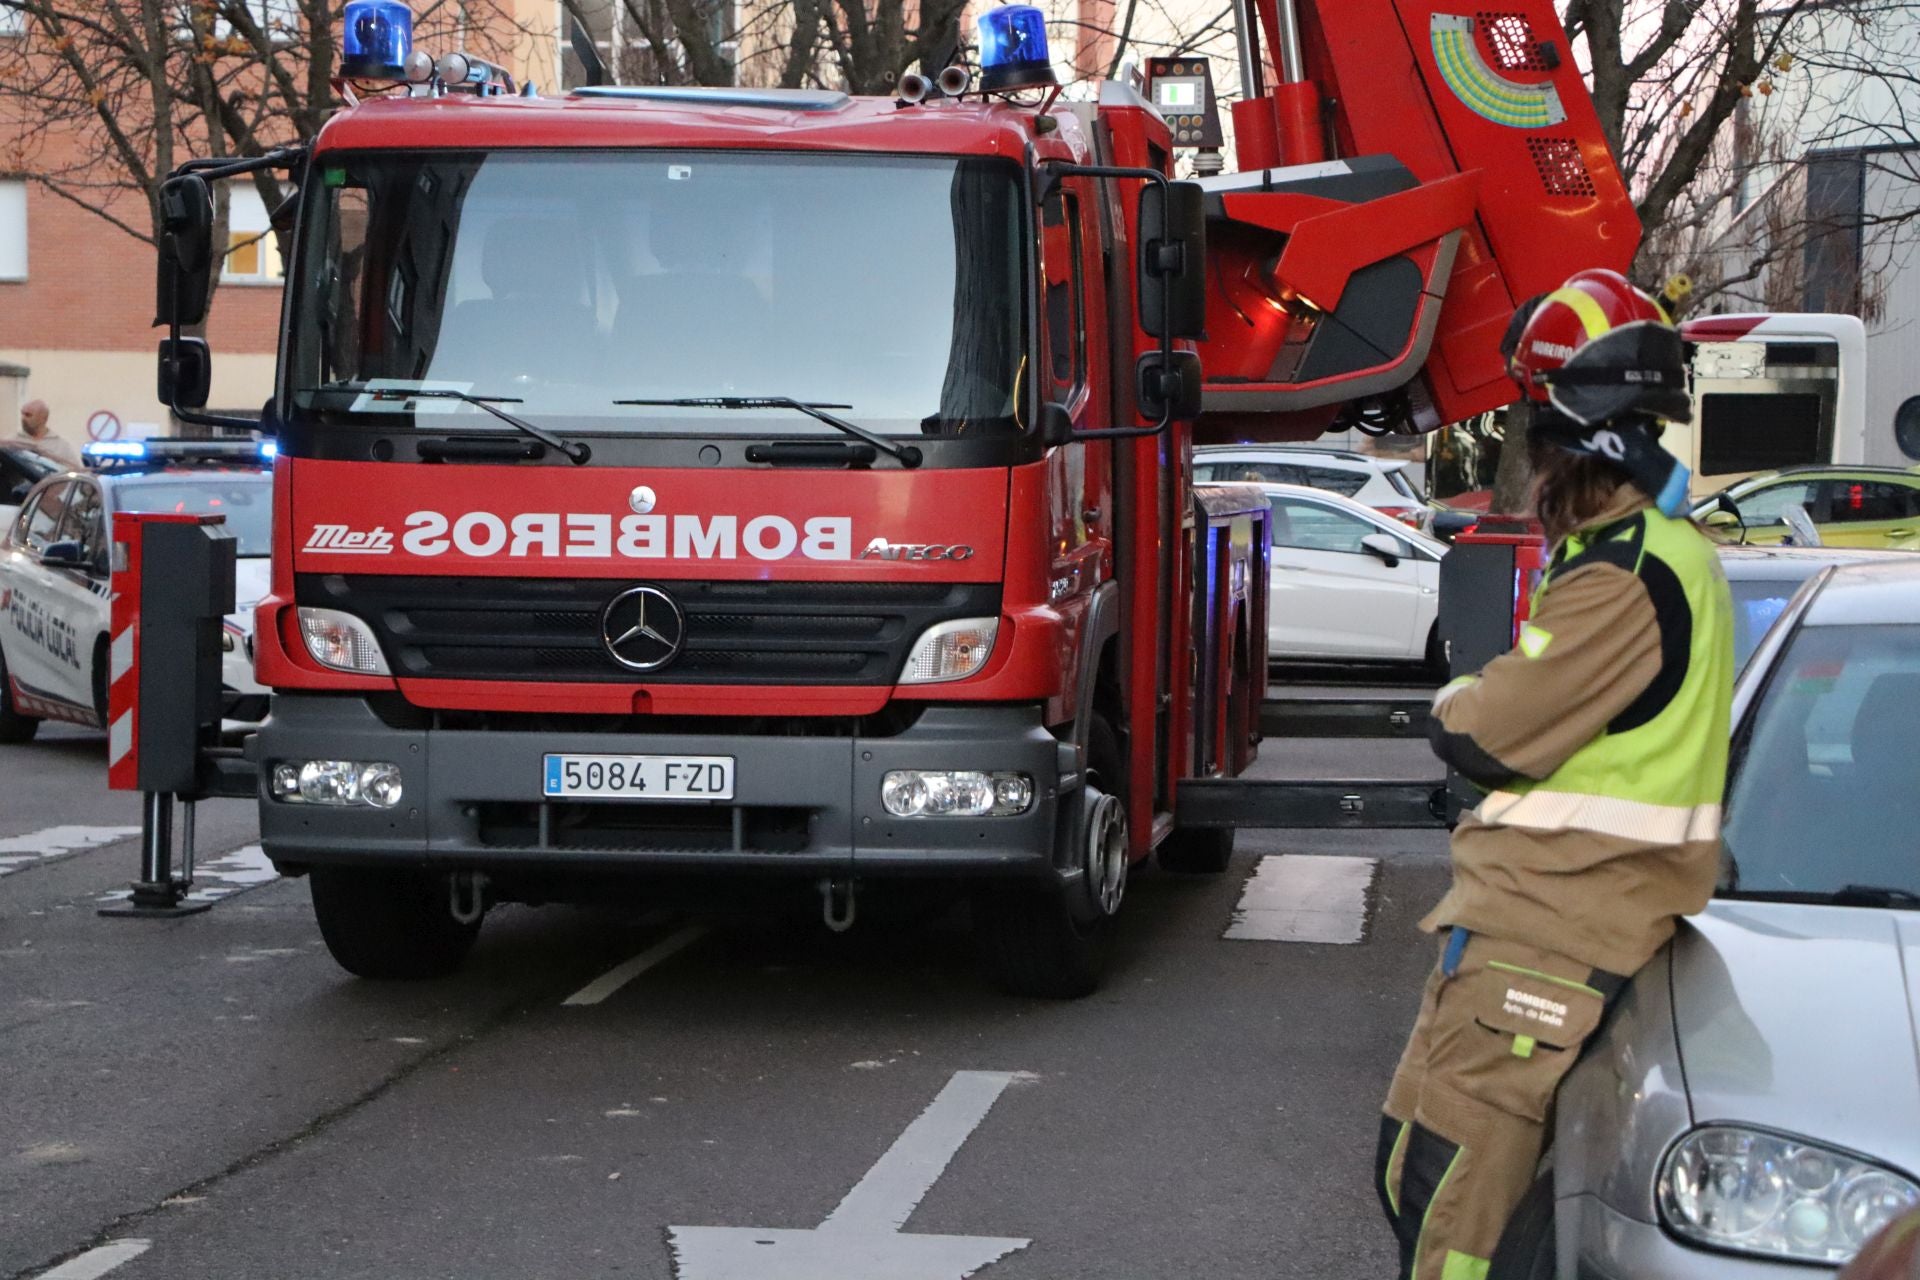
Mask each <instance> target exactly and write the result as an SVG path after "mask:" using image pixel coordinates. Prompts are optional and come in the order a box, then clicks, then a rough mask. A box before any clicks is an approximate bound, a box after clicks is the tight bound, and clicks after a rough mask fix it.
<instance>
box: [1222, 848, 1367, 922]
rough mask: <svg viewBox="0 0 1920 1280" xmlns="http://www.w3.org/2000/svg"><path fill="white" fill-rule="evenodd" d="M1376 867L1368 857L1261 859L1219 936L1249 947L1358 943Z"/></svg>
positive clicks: (1287, 856)
mask: <svg viewBox="0 0 1920 1280" xmlns="http://www.w3.org/2000/svg"><path fill="white" fill-rule="evenodd" d="M1379 865H1380V864H1379V862H1378V861H1377V860H1376V859H1373V858H1340V857H1318V856H1307V855H1302V854H1285V855H1282V856H1278V857H1268V858H1262V859H1260V865H1259V867H1257V868H1256V869H1255V870H1254V873H1253V875H1252V876H1251V877H1250V878H1249V879H1248V880H1247V885H1246V888H1245V889H1244V890H1243V891H1242V892H1241V894H1240V905H1239V906H1237V907H1235V908H1234V910H1233V923H1232V924H1230V925H1228V926H1227V932H1226V935H1225V936H1226V937H1228V938H1232V939H1235V940H1241V941H1252V942H1331V943H1348V944H1351V943H1356V942H1363V941H1365V940H1366V932H1367V888H1368V886H1370V885H1371V884H1372V883H1373V876H1374V872H1375V871H1376V870H1377V869H1378V867H1379Z"/></svg>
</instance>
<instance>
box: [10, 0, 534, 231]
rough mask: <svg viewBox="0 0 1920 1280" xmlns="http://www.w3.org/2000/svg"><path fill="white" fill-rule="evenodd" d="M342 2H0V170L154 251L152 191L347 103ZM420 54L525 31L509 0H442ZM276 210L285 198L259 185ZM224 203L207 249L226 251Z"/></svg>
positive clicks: (502, 52) (484, 49)
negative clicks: (175, 173)
mask: <svg viewBox="0 0 1920 1280" xmlns="http://www.w3.org/2000/svg"><path fill="white" fill-rule="evenodd" d="M344 7H345V6H344V0H0V9H6V10H11V11H12V13H13V14H14V15H16V17H15V22H16V23H17V24H18V26H19V29H20V36H19V38H18V39H14V40H8V41H4V42H0V164H4V166H5V168H6V170H7V171H8V172H9V173H10V174H11V175H12V176H15V177H19V178H25V179H27V180H29V181H32V182H35V183H38V184H39V185H40V186H41V187H43V188H44V189H45V190H47V191H49V192H51V193H52V194H54V195H56V196H58V197H60V198H61V199H64V200H68V201H71V202H72V203H74V204H76V205H78V206H80V207H81V208H84V209H87V210H88V211H90V212H92V213H94V214H96V215H98V216H99V217H101V218H102V219H104V220H105V221H107V222H108V223H110V224H112V225H113V226H115V227H117V228H119V229H120V230H121V231H124V232H126V233H127V234H128V235H130V236H134V237H136V238H137V239H141V240H145V241H148V242H151V241H153V240H154V239H155V237H156V234H157V228H158V226H159V192H160V186H161V184H162V183H163V182H164V181H165V180H166V178H167V175H168V174H169V173H171V172H172V170H173V169H174V168H175V166H176V165H178V164H179V163H180V162H181V161H184V160H186V159H189V158H192V157H196V156H208V157H215V158H220V157H244V156H257V155H263V154H266V153H267V152H268V151H270V150H272V149H273V148H274V147H277V146H282V145H285V144H288V143H291V142H296V141H299V140H301V139H304V138H309V137H312V136H313V135H314V134H315V133H316V132H317V131H318V130H319V128H320V126H321V125H322V124H324V123H325V121H326V119H327V117H328V116H329V115H331V114H332V113H333V112H334V110H335V109H336V108H337V107H338V106H339V105H340V97H339V95H338V94H337V93H336V91H335V89H334V87H333V76H334V74H335V72H336V67H337V63H338V57H337V49H336V46H335V32H336V30H337V29H338V26H339V23H340V21H341V17H342V11H343V9H344ZM415 23H416V26H415V29H416V35H417V36H418V38H420V39H421V41H422V42H423V43H426V44H429V45H431V44H433V43H436V42H444V43H446V44H456V43H457V44H458V45H459V46H460V47H465V48H469V49H473V50H474V51H475V52H476V53H477V54H478V55H479V56H482V57H489V58H492V59H495V60H504V59H506V58H507V57H508V56H510V53H511V51H512V49H513V48H514V47H515V46H516V44H517V43H518V42H519V41H520V40H522V39H524V38H526V36H527V32H525V31H524V30H522V29H521V28H520V27H519V26H517V25H515V23H514V21H513V18H512V14H511V11H510V8H509V7H508V0H465V3H456V2H454V0H435V2H434V3H431V4H428V5H425V6H422V8H421V10H420V12H419V13H418V14H417V16H416V20H415ZM255 187H256V190H257V191H258V193H259V195H260V198H261V202H262V203H263V205H264V206H265V207H266V208H268V209H269V210H271V209H273V208H274V207H275V206H276V205H278V204H279V203H280V201H281V198H282V193H281V191H280V188H279V186H278V181H277V179H276V178H275V177H274V175H272V174H270V173H265V172H263V173H261V174H259V175H258V176H257V177H256V179H255ZM226 212H227V208H226V200H225V199H224V195H223V196H222V198H221V199H220V200H219V201H218V203H217V205H216V228H215V233H216V243H221V244H224V243H226Z"/></svg>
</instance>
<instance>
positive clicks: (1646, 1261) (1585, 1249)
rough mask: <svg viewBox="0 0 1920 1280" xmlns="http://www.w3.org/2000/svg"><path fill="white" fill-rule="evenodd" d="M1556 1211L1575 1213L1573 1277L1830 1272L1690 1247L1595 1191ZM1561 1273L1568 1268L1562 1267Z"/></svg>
mask: <svg viewBox="0 0 1920 1280" xmlns="http://www.w3.org/2000/svg"><path fill="white" fill-rule="evenodd" d="M1557 1213H1558V1214H1559V1215H1560V1216H1562V1217H1565V1216H1567V1215H1570V1214H1572V1215H1577V1217H1578V1223H1577V1225H1576V1227H1575V1229H1574V1232H1573V1236H1574V1249H1575V1253H1574V1258H1575V1264H1574V1269H1573V1271H1572V1272H1571V1275H1572V1276H1573V1277H1574V1280H1812V1278H1813V1277H1818V1276H1824V1275H1831V1274H1832V1272H1831V1271H1829V1270H1828V1269H1826V1268H1824V1267H1819V1266H1815V1265H1811V1264H1807V1263H1798V1262H1771V1261H1768V1260H1766V1259H1762V1258H1746V1257H1740V1256H1737V1255H1735V1254H1726V1253H1713V1252H1710V1251H1708V1250H1705V1249H1693V1248H1689V1247H1687V1246H1686V1245H1683V1244H1681V1243H1679V1242H1678V1241H1677V1240H1675V1239H1674V1238H1673V1237H1672V1236H1670V1235H1668V1234H1667V1233H1666V1231H1665V1230H1664V1229H1662V1228H1661V1226H1660V1224H1659V1223H1656V1222H1642V1221H1640V1220H1639V1219H1638V1218H1629V1217H1627V1216H1626V1215H1625V1214H1623V1213H1620V1212H1618V1211H1616V1210H1614V1209H1613V1208H1611V1207H1609V1206H1608V1205H1606V1204H1604V1203H1602V1202H1601V1201H1600V1200H1599V1199H1597V1198H1596V1197H1594V1196H1576V1197H1574V1198H1573V1199H1571V1200H1564V1201H1562V1202H1561V1203H1560V1205H1559V1207H1558V1210H1557ZM1562 1244H1563V1245H1564V1244H1565V1236H1564V1233H1563V1236H1562ZM1562 1261H1563V1262H1564V1261H1565V1255H1564V1254H1562ZM1561 1274H1563V1275H1565V1274H1569V1273H1568V1272H1567V1271H1566V1270H1565V1268H1564V1267H1563V1268H1562V1272H1561Z"/></svg>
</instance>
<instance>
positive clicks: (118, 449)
mask: <svg viewBox="0 0 1920 1280" xmlns="http://www.w3.org/2000/svg"><path fill="white" fill-rule="evenodd" d="M80 452H81V453H83V454H85V455H86V456H87V457H89V458H144V457H146V456H147V445H146V441H144V440H96V441H94V442H93V443H92V444H90V445H88V446H87V447H86V448H84V449H82V450H81V451H80Z"/></svg>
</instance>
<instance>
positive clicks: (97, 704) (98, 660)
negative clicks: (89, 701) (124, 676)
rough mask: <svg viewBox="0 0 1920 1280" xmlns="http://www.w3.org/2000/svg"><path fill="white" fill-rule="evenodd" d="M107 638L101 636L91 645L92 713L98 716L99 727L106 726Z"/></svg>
mask: <svg viewBox="0 0 1920 1280" xmlns="http://www.w3.org/2000/svg"><path fill="white" fill-rule="evenodd" d="M108 660H109V659H108V654H107V638H106V637H105V636H101V637H100V638H99V639H98V640H96V641H95V642H94V645H93V714H95V715H97V716H99V717H100V727H101V728H102V729H104V728H106V727H107V662H108Z"/></svg>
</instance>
